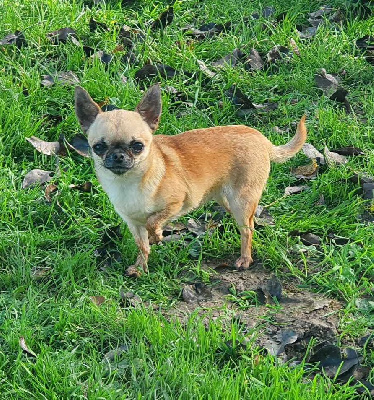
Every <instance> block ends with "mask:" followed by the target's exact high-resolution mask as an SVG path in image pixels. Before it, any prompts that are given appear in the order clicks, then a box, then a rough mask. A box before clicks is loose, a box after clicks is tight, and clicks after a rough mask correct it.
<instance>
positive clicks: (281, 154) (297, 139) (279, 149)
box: [270, 115, 306, 163]
mask: <svg viewBox="0 0 374 400" xmlns="http://www.w3.org/2000/svg"><path fill="white" fill-rule="evenodd" d="M305 119H306V115H303V116H302V117H301V120H300V122H299V124H298V125H297V130H296V135H295V136H294V137H293V138H292V139H291V140H290V141H289V142H288V143H287V144H284V145H282V146H274V145H273V148H272V153H271V155H270V159H271V160H272V161H274V162H277V163H282V162H285V161H287V160H288V159H290V158H291V157H293V156H294V155H295V154H296V153H297V152H298V151H299V150H300V149H301V148H302V147H303V144H304V143H305V141H306V126H305Z"/></svg>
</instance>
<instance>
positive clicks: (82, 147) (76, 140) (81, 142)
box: [66, 134, 91, 158]
mask: <svg viewBox="0 0 374 400" xmlns="http://www.w3.org/2000/svg"><path fill="white" fill-rule="evenodd" d="M66 143H67V145H68V146H69V147H70V148H71V149H73V150H75V151H76V152H77V153H78V154H80V155H81V156H83V157H87V158H90V157H91V155H90V146H89V144H88V141H87V137H86V136H84V135H82V134H78V135H75V136H73V137H72V138H71V140H70V143H69V142H68V141H67V142H66Z"/></svg>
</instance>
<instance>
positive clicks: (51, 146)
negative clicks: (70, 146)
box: [26, 136, 66, 156]
mask: <svg viewBox="0 0 374 400" xmlns="http://www.w3.org/2000/svg"><path fill="white" fill-rule="evenodd" d="M26 140H27V141H28V142H29V143H31V144H32V146H34V148H35V149H36V150H37V151H39V152H40V153H42V154H45V155H47V156H53V155H61V156H65V155H66V147H65V144H64V138H63V137H62V136H61V137H60V138H59V140H58V141H57V142H47V141H45V140H42V139H39V138H38V137H36V136H31V137H29V138H26Z"/></svg>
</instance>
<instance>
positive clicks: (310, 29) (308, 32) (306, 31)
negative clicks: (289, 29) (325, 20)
mask: <svg viewBox="0 0 374 400" xmlns="http://www.w3.org/2000/svg"><path fill="white" fill-rule="evenodd" d="M317 30H318V25H317V26H307V27H303V26H302V27H298V29H297V33H298V35H299V37H300V39H310V38H312V37H313V36H315V35H316V33H317Z"/></svg>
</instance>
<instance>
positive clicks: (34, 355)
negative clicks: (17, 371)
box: [19, 336, 36, 357]
mask: <svg viewBox="0 0 374 400" xmlns="http://www.w3.org/2000/svg"><path fill="white" fill-rule="evenodd" d="M19 345H20V346H21V348H22V350H23V351H25V352H26V353H27V354H29V355H30V356H33V357H36V354H35V353H34V352H33V351H32V350H30V349H29V348H28V346H27V344H26V340H25V338H24V337H23V336H21V337H20V338H19Z"/></svg>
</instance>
